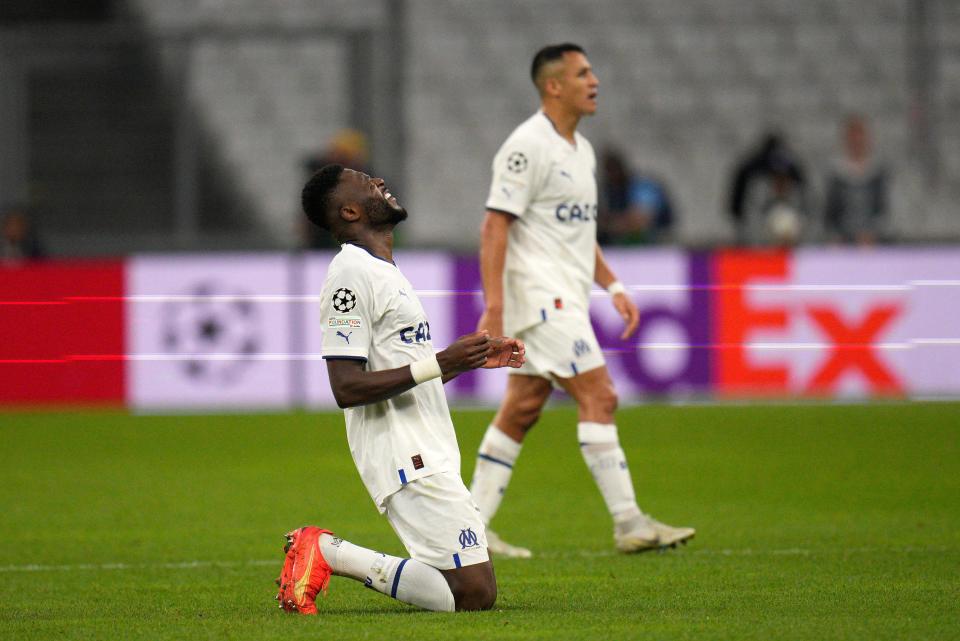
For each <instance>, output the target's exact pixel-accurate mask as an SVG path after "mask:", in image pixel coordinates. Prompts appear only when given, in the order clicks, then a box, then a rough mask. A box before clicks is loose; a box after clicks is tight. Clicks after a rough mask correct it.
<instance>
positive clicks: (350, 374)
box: [327, 331, 524, 408]
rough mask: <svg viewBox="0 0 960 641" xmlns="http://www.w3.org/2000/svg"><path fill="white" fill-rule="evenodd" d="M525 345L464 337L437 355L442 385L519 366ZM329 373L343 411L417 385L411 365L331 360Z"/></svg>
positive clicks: (481, 335)
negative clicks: (471, 373)
mask: <svg viewBox="0 0 960 641" xmlns="http://www.w3.org/2000/svg"><path fill="white" fill-rule="evenodd" d="M523 355H524V347H523V343H522V342H521V341H519V340H517V339H515V338H505V337H496V338H490V336H489V334H488V333H487V332H484V331H480V332H474V333H472V334H467V335H466V336H461V337H460V338H458V339H457V340H456V341H454V342H453V343H451V344H450V346H449V347H447V348H446V349H444V350H442V351H440V352H437V364H439V365H440V371H441V372H442V378H443V382H444V383H446V382H447V381H450V380H452V379H454V378H455V377H456V376H457V375H459V374H461V373H463V372H466V371H468V370H471V369H477V368H481V367H483V368H488V369H489V368H495V367H520V366H521V365H522V364H523V358H524V356H523ZM327 373H328V374H329V377H330V387H331V389H332V390H333V396H334V398H335V399H336V401H337V405H338V406H339V407H341V408H346V407H355V406H357V405H367V404H369V403H377V402H379V401H384V400H386V399H388V398H393V397H394V396H397V395H398V394H402V393H404V392H406V391H407V390H409V389H411V388H412V387H413V386H414V385H416V384H417V383H416V382H415V381H414V379H413V374H412V373H411V370H410V366H409V365H404V366H403V367H396V368H393V369H386V370H378V371H369V370H366V369H364V367H363V362H362V361H359V360H350V359H328V360H327Z"/></svg>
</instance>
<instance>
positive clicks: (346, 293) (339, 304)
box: [333, 287, 357, 314]
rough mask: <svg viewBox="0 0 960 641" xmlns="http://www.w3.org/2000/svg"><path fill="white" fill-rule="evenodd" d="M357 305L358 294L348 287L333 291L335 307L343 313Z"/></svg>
mask: <svg viewBox="0 0 960 641" xmlns="http://www.w3.org/2000/svg"><path fill="white" fill-rule="evenodd" d="M356 306H357V295H356V294H354V293H353V292H352V291H350V290H349V289H347V288H346V287H341V288H340V289H338V290H337V291H335V292H333V308H334V309H335V310H337V311H338V312H340V313H341V314H346V313H347V312H349V311H350V310H352V309H353V308H354V307H356Z"/></svg>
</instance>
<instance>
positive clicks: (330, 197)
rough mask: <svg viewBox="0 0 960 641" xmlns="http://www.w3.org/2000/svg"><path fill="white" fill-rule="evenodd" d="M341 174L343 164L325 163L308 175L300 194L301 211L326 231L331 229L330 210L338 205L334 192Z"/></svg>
mask: <svg viewBox="0 0 960 641" xmlns="http://www.w3.org/2000/svg"><path fill="white" fill-rule="evenodd" d="M342 174H343V165H326V166H324V167H322V168H321V169H320V170H319V171H317V172H316V173H315V174H313V176H311V177H310V180H308V181H307V184H306V185H304V187H303V191H302V192H301V194H300V203H301V205H302V206H303V213H305V214H306V215H307V218H308V219H309V220H310V222H311V223H313V224H314V225H316V226H317V227H320V228H322V229H326V230H327V231H332V230H331V227H330V212H332V211H334V210H335V209H337V208H339V205H340V203H339V202H338V200H337V198H336V193H335V192H336V190H337V186H338V185H339V184H340V176H341V175H342Z"/></svg>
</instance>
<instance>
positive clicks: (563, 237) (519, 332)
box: [471, 44, 695, 557]
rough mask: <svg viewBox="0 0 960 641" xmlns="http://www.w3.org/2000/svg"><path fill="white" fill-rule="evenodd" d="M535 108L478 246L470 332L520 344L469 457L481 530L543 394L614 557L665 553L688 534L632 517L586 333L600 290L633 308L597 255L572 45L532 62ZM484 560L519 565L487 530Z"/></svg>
mask: <svg viewBox="0 0 960 641" xmlns="http://www.w3.org/2000/svg"><path fill="white" fill-rule="evenodd" d="M531 76H532V78H533V83H534V85H536V87H537V91H538V92H539V94H540V100H541V109H540V111H538V112H537V113H535V114H534V115H533V116H531V117H530V118H529V119H528V120H527V121H526V122H524V123H523V124H521V125H520V126H519V127H517V128H516V129H515V130H514V131H513V133H512V134H510V136H509V137H508V138H507V140H506V142H505V143H504V144H503V146H502V147H501V148H500V151H499V152H498V153H497V155H496V157H495V158H494V160H493V182H492V184H491V186H490V194H489V196H488V198H487V204H486V208H487V212H486V218H485V219H484V221H483V229H482V232H481V239H480V271H481V275H482V278H483V293H484V301H485V305H486V307H485V310H484V313H483V316H482V317H481V318H480V323H479V328H480V329H485V330H487V331H489V332H490V334H491V335H493V336H499V335H501V333H502V332H503V331H504V330H506V331H508V332H509V333H510V335H511V336H517V337H518V338H522V339H523V342H524V344H525V345H526V356H527V360H526V363H525V364H524V366H523V367H522V368H520V369H517V370H516V371H513V372H511V374H512V375H511V376H509V377H508V381H509V382H508V383H507V391H506V394H505V396H504V398H503V401H502V402H501V405H500V409H499V411H498V412H497V414H496V416H495V418H494V420H493V423H492V424H491V425H490V427H489V428H488V429H487V432H486V435H485V436H484V438H483V441H482V442H481V444H480V450H479V452H478V454H477V466H476V470H475V472H474V475H473V482H472V486H471V491H472V493H473V496H474V499H475V500H476V501H477V504H478V505H479V506H480V511H481V513H482V515H483V520H484V523H485V524H489V523H490V520H491V519H492V518H493V516H494V514H496V511H497V508H498V507H499V505H500V501H501V499H502V497H503V493H504V491H505V490H506V487H507V484H508V483H509V482H510V475H511V473H512V471H513V465H514V463H515V461H516V460H517V456H518V455H519V454H520V446H521V444H522V443H523V439H524V436H526V433H527V432H528V431H529V430H530V429H532V428H533V426H534V425H535V424H536V422H537V418H538V417H539V416H540V412H541V410H542V409H543V406H544V404H545V403H546V402H547V398H548V397H549V396H550V392H551V389H552V385H553V384H556V385H559V386H560V387H562V388H563V389H564V390H565V391H566V392H567V393H568V394H570V396H572V397H573V398H574V399H575V400H576V402H577V408H578V418H579V423H578V424H577V440H578V441H579V442H580V450H581V452H582V454H583V458H584V460H585V461H586V463H587V467H589V468H590V472H591V473H592V474H593V478H594V480H595V481H596V483H597V486H598V487H599V489H600V493H601V494H602V495H603V498H604V501H605V502H606V505H607V509H608V510H609V511H610V514H611V516H612V517H613V522H614V532H613V536H614V543H615V545H616V547H617V549H618V550H620V551H622V552H638V551H641V550H646V549H651V548H656V547H661V546H669V545H675V544H676V543H679V542H683V541H686V540H687V539H690V538H691V537H693V535H694V534H695V531H694V530H693V528H675V527H670V526H668V525H664V524H663V523H660V522H659V521H656V520H654V519H652V518H650V517H649V516H648V515H646V514H644V513H643V512H641V510H640V508H639V507H638V506H637V502H636V498H635V496H634V490H633V481H632V479H631V477H630V471H629V469H628V468H627V461H626V458H625V456H624V453H623V449H621V447H620V441H619V437H618V434H617V426H616V425H615V424H614V411H615V410H616V408H617V394H616V391H615V390H614V387H613V382H612V381H611V380H610V375H609V373H608V372H607V367H606V362H605V361H604V358H603V353H602V352H601V351H600V345H599V344H598V342H597V338H596V336H595V335H594V332H593V328H592V326H591V325H590V316H589V303H590V288H591V285H592V283H593V282H596V283H597V284H599V285H600V286H601V287H603V288H604V289H606V290H607V291H608V292H609V293H610V296H611V297H612V302H613V305H614V307H615V308H616V310H617V311H618V312H619V313H620V316H621V317H622V318H623V321H624V323H625V326H626V327H625V329H624V332H623V335H622V336H621V338H622V339H626V338H628V337H629V336H630V335H631V334H632V333H633V332H634V331H635V330H636V327H637V323H638V321H639V315H638V312H637V307H636V305H635V304H634V303H633V301H631V300H630V298H629V297H628V296H627V293H626V289H625V288H624V286H623V285H622V284H621V283H620V282H619V281H618V280H617V278H616V276H615V275H614V273H613V271H611V269H610V267H609V266H608V265H607V262H606V261H605V260H604V257H603V253H602V252H601V251H600V247H599V245H597V223H596V216H597V184H596V158H595V157H594V153H593V147H591V145H590V143H589V142H588V141H587V139H586V138H584V137H583V136H582V135H581V134H580V133H579V132H577V124H578V123H579V122H580V119H581V118H582V117H583V116H588V115H592V114H593V113H594V112H596V110H597V90H598V88H599V81H598V80H597V77H596V75H594V73H593V69H592V68H591V67H590V62H589V61H588V60H587V56H586V54H585V52H584V50H583V49H582V48H581V47H579V46H577V45H575V44H560V45H553V46H549V47H544V48H543V49H541V50H540V51H539V52H537V54H536V56H535V57H534V59H533V65H532V68H531ZM487 542H488V546H489V549H490V551H491V552H493V553H494V554H503V555H507V556H516V557H529V556H530V555H531V554H530V551H529V550H527V549H525V548H521V547H517V546H513V545H510V544H508V543H506V542H504V541H503V540H502V539H500V538H499V537H498V536H497V535H496V534H495V533H494V532H493V531H492V530H490V529H489V528H488V529H487Z"/></svg>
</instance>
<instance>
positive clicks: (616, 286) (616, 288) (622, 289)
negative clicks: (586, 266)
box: [607, 280, 627, 296]
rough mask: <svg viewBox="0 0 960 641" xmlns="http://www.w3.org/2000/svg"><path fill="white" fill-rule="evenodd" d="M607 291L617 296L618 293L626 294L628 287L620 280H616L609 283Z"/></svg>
mask: <svg viewBox="0 0 960 641" xmlns="http://www.w3.org/2000/svg"><path fill="white" fill-rule="evenodd" d="M607 293H608V294H610V295H611V296H616V295H617V294H626V293H627V288H626V286H625V285H624V284H623V283H621V282H620V281H619V280H615V281H613V282H612V283H610V284H609V285H607Z"/></svg>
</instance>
